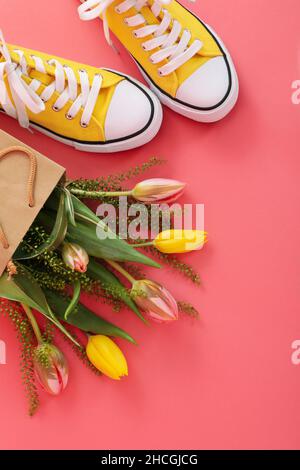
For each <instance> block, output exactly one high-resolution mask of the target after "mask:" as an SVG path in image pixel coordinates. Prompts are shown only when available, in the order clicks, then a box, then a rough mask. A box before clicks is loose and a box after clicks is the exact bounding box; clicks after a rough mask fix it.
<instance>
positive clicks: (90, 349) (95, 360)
mask: <svg viewBox="0 0 300 470" xmlns="http://www.w3.org/2000/svg"><path fill="white" fill-rule="evenodd" d="M86 353H87V356H88V358H89V360H90V361H91V363H92V364H93V365H94V366H95V367H96V369H98V370H99V371H100V372H102V374H104V375H107V376H108V377H110V378H111V379H114V380H120V378H121V377H123V376H124V375H128V367H127V362H126V359H125V357H124V355H123V353H122V351H121V349H120V348H119V347H118V346H117V345H116V344H115V343H114V342H113V341H112V340H111V339H110V338H108V337H107V336H104V335H96V336H90V337H89V340H88V344H87V347H86Z"/></svg>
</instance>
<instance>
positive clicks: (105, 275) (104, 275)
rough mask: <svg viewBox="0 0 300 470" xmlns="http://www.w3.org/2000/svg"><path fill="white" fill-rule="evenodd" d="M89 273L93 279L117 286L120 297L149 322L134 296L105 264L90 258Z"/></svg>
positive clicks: (143, 319) (141, 317)
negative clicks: (135, 301)
mask: <svg viewBox="0 0 300 470" xmlns="http://www.w3.org/2000/svg"><path fill="white" fill-rule="evenodd" d="M87 275H88V276H89V277H91V278H92V279H95V280H99V281H101V283H103V284H104V285H108V286H110V285H111V286H113V287H116V288H117V290H118V293H119V296H120V299H121V300H123V302H124V303H125V304H126V305H127V306H128V307H129V308H130V309H131V310H132V311H133V312H134V313H135V314H136V315H137V316H138V317H139V318H140V319H141V320H142V321H143V322H144V323H147V321H146V320H145V318H144V317H143V315H142V314H141V312H140V311H139V309H138V307H137V306H136V304H135V303H134V302H133V300H132V298H131V297H130V295H129V294H128V292H127V290H126V289H125V287H124V286H123V284H122V283H121V282H120V281H119V279H118V278H117V277H116V276H115V275H114V274H113V273H112V272H111V271H109V270H108V269H106V268H105V266H103V264H100V263H97V261H96V260H95V259H93V258H90V262H89V264H88V270H87Z"/></svg>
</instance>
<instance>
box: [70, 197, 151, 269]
mask: <svg viewBox="0 0 300 470" xmlns="http://www.w3.org/2000/svg"><path fill="white" fill-rule="evenodd" d="M72 200H73V206H74V211H75V218H76V222H77V226H76V228H75V227H71V226H69V227H68V232H67V238H68V240H69V241H72V242H74V243H78V244H79V245H81V246H82V247H83V248H85V249H86V251H87V252H88V253H89V255H91V256H95V257H96V258H104V259H111V260H114V261H133V262H137V263H142V264H145V265H148V266H153V267H157V268H159V267H160V265H159V264H158V263H156V261H154V260H152V259H151V258H148V257H147V256H145V255H143V254H142V253H140V252H139V251H137V250H136V249H135V248H134V247H133V246H131V245H129V244H128V243H127V242H125V241H124V240H122V239H120V238H119V237H118V236H117V235H116V234H114V233H113V232H112V231H111V230H110V229H109V228H108V227H107V226H106V225H105V224H104V223H103V222H101V220H100V219H99V218H98V217H97V216H96V215H95V214H94V213H93V211H91V210H90V209H89V208H88V207H87V206H86V205H85V204H83V203H82V202H81V201H80V200H79V199H77V198H76V197H75V196H74V195H72ZM97 224H100V225H102V226H103V227H106V229H107V235H108V236H107V238H105V239H104V240H100V239H99V238H98V236H97V233H96V227H97ZM109 235H111V236H112V238H109Z"/></svg>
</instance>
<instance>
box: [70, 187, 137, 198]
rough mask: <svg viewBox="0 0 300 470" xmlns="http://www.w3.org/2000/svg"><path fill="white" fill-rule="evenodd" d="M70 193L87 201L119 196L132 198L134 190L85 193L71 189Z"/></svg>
mask: <svg viewBox="0 0 300 470" xmlns="http://www.w3.org/2000/svg"><path fill="white" fill-rule="evenodd" d="M70 192H71V193H72V194H74V195H75V196H78V197H82V198H87V199H102V198H103V197H118V196H131V194H132V190H130V191H112V192H109V191H84V190H83V189H76V188H72V189H70Z"/></svg>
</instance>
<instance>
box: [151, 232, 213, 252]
mask: <svg viewBox="0 0 300 470" xmlns="http://www.w3.org/2000/svg"><path fill="white" fill-rule="evenodd" d="M206 242H207V233H206V232H204V231H203V230H176V229H173V230H164V231H163V232H160V233H159V234H158V235H157V237H156V238H155V239H154V240H153V245H154V246H155V247H156V248H157V249H158V250H159V251H161V252H162V253H188V252H189V251H195V250H200V249H201V248H203V245H204V243H206Z"/></svg>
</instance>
